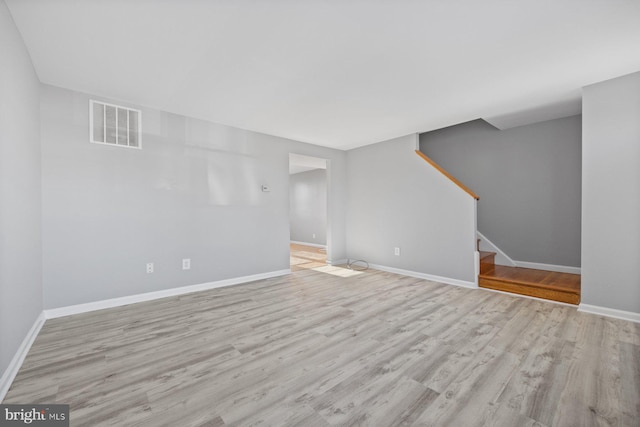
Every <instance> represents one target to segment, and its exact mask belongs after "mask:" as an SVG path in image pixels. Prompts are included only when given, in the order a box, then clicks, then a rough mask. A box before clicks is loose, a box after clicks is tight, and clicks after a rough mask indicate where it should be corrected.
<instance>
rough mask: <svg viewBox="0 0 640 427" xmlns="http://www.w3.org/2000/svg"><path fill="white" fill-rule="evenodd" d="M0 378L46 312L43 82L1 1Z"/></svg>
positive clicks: (1, 0) (0, 0)
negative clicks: (41, 109) (42, 128)
mask: <svg viewBox="0 0 640 427" xmlns="http://www.w3.org/2000/svg"><path fill="white" fill-rule="evenodd" d="M0 52H2V54H1V55H0V85H1V86H0V375H1V374H2V373H3V372H4V371H5V370H6V368H7V367H8V365H9V363H10V362H11V359H12V358H13V356H14V355H15V353H16V351H17V350H18V347H19V346H20V344H21V343H22V341H23V340H24V338H25V336H26V335H27V332H28V331H29V329H31V327H32V326H33V324H34V322H35V320H36V319H37V317H38V315H39V314H40V312H41V311H42V240H41V239H42V237H41V216H40V213H41V209H40V206H41V200H40V197H41V186H40V127H39V110H40V107H39V95H38V91H39V86H40V83H39V81H38V77H37V76H36V73H35V71H34V69H33V65H32V64H31V59H30V58H29V54H28V52H27V50H26V48H25V46H24V43H23V41H22V38H21V37H20V34H19V33H18V29H17V28H16V27H15V25H14V23H13V19H12V17H11V15H10V13H9V10H8V9H7V6H6V4H5V2H4V1H3V0H0Z"/></svg>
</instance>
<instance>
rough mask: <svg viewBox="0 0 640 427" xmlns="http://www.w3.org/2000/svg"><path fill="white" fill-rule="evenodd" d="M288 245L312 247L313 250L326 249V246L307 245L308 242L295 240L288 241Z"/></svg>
mask: <svg viewBox="0 0 640 427" xmlns="http://www.w3.org/2000/svg"><path fill="white" fill-rule="evenodd" d="M289 243H293V244H294V245H304V246H312V247H314V248H324V249H326V247H327V245H319V244H318V243H309V242H299V241H297V240H290V241H289Z"/></svg>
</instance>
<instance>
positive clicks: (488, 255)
mask: <svg viewBox="0 0 640 427" xmlns="http://www.w3.org/2000/svg"><path fill="white" fill-rule="evenodd" d="M479 252H480V260H483V259H485V258H491V257H494V256H496V253H495V252H487V251H479Z"/></svg>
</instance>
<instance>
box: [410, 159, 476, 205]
mask: <svg viewBox="0 0 640 427" xmlns="http://www.w3.org/2000/svg"><path fill="white" fill-rule="evenodd" d="M416 154H417V155H418V156H420V157H422V158H423V159H424V160H425V161H426V162H427V163H429V164H430V165H431V166H433V167H434V168H436V169H437V170H439V171H440V173H441V174H443V175H444V176H446V177H447V178H449V179H450V180H451V181H452V182H453V183H454V184H455V185H457V186H458V187H460V188H461V189H463V190H464V191H465V192H466V193H467V194H469V195H470V196H471V197H473V198H474V199H476V200H480V197H478V195H477V194H476V193H474V192H473V191H471V190H470V189H469V188H468V187H467V186H465V185H464V184H463V183H461V182H460V181H458V180H457V179H456V178H455V177H454V176H453V175H451V174H450V173H449V172H447V171H446V170H444V169H442V167H441V166H440V165H439V164H437V163H436V162H434V161H433V160H431V159H430V158H429V157H427V156H426V154H424V153H423V152H422V151H420V150H416Z"/></svg>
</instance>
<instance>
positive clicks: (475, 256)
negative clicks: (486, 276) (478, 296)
mask: <svg viewBox="0 0 640 427" xmlns="http://www.w3.org/2000/svg"><path fill="white" fill-rule="evenodd" d="M473 269H474V271H475V274H474V277H475V281H474V283H475V284H476V288H477V287H478V282H479V280H480V279H479V278H478V276H479V275H480V252H478V251H474V252H473Z"/></svg>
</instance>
